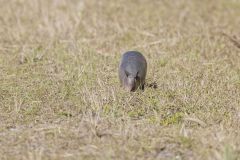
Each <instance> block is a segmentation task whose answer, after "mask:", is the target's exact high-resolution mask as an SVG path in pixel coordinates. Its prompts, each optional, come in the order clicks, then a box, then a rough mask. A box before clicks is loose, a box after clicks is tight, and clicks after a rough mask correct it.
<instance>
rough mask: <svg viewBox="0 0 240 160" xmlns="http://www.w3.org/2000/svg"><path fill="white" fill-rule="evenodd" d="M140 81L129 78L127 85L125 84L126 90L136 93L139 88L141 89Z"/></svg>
mask: <svg viewBox="0 0 240 160" xmlns="http://www.w3.org/2000/svg"><path fill="white" fill-rule="evenodd" d="M139 84H140V83H139V81H138V80H137V79H136V78H134V77H127V80H126V83H125V88H126V89H127V90H128V91H131V92H134V91H136V90H137V88H138V87H139Z"/></svg>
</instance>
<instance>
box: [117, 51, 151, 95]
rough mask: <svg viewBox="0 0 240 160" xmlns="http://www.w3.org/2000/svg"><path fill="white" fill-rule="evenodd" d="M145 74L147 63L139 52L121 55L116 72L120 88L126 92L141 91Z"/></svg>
mask: <svg viewBox="0 0 240 160" xmlns="http://www.w3.org/2000/svg"><path fill="white" fill-rule="evenodd" d="M146 73H147V61H146V59H145V57H144V56H143V55H142V54H141V53H140V52H137V51H128V52H126V53H124V54H123V55H122V59H121V62H120V65H119V72H118V74H119V79H120V83H121V86H122V87H124V88H125V89H127V90H128V91H135V90H136V89H137V88H140V89H142V90H143V89H144V84H145V77H146Z"/></svg>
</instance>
